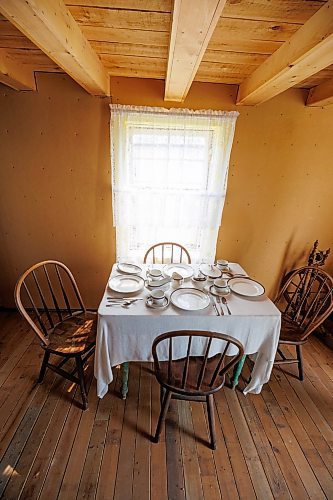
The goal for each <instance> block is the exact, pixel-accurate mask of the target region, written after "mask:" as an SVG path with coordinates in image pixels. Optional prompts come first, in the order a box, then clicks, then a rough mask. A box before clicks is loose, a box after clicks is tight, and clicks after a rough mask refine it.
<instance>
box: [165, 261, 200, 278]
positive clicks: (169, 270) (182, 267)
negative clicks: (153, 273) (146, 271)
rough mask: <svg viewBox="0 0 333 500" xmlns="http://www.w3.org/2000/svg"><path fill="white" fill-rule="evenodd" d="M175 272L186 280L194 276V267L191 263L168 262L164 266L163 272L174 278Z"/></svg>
mask: <svg viewBox="0 0 333 500" xmlns="http://www.w3.org/2000/svg"><path fill="white" fill-rule="evenodd" d="M173 273H178V274H180V275H181V276H182V277H183V278H184V279H185V280H186V279H188V278H190V277H191V276H193V269H192V267H191V266H190V265H189V264H167V265H166V266H164V267H163V274H164V276H166V277H167V278H172V274H173Z"/></svg>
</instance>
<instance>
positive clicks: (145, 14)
mask: <svg viewBox="0 0 333 500" xmlns="http://www.w3.org/2000/svg"><path fill="white" fill-rule="evenodd" d="M19 1H20V0H0V12H2V13H3V8H2V6H3V5H5V4H15V3H17V2H19ZM39 1H40V0H39ZM39 1H35V2H34V3H37V4H38V3H39ZM195 1H198V0H194V2H195ZM175 2H176V3H177V4H179V5H182V6H183V8H184V4H185V7H186V2H188V5H189V6H190V5H191V0H183V1H182V0H175ZM192 2H193V0H192ZM212 2H213V0H208V1H205V2H203V1H202V2H201V5H203V4H209V3H212ZM27 3H30V0H28V2H27ZM58 3H59V2H58ZM65 3H66V6H67V9H68V11H69V12H70V14H71V15H72V16H73V18H74V20H75V21H76V23H77V25H78V26H79V27H80V29H81V31H82V34H83V37H84V38H86V39H87V40H88V41H89V42H90V45H91V46H92V48H93V49H94V51H95V52H96V53H97V55H98V56H99V59H100V60H101V62H102V65H103V66H104V68H105V71H106V73H108V74H109V75H113V76H126V77H139V78H157V79H166V75H167V66H168V56H169V42H170V37H171V38H172V36H171V30H172V26H173V23H172V15H173V1H172V0H67V1H66V2H65ZM176 3H175V6H176ZM216 3H217V2H216V1H215V4H216ZM222 3H224V2H222ZM325 4H327V6H329V4H332V0H283V1H281V0H227V2H226V3H225V5H223V7H224V8H223V11H222V14H221V16H220V17H219V19H218V20H217V23H216V24H215V25H214V26H215V28H214V29H213V30H212V34H211V37H210V39H209V42H208V45H207V48H206V49H205V50H204V51H203V55H202V59H201V62H200V64H198V69H197V72H196V73H195V74H194V81H199V82H213V83H225V84H242V83H243V82H244V81H245V80H246V79H247V78H248V77H249V76H250V75H252V74H253V73H254V71H255V70H256V69H257V68H258V67H259V66H261V65H262V64H263V63H264V62H265V61H266V60H267V59H268V58H269V57H270V56H271V54H273V53H274V52H275V51H276V50H277V49H279V48H280V47H281V46H282V45H283V44H285V42H288V41H289V40H290V39H291V38H292V37H293V35H294V34H295V33H296V32H297V31H298V29H299V28H300V27H302V26H303V25H304V24H305V23H307V21H309V19H310V18H311V17H312V16H313V15H314V14H315V13H316V12H317V11H318V10H319V9H320V8H321V7H324V6H325ZM192 5H193V4H192ZM205 8H206V7H205ZM328 13H329V14H328V15H330V16H331V17H332V20H333V5H332V8H331V9H330V10H328ZM5 15H6V17H7V18H8V19H9V16H8V15H7V13H5ZM189 16H191V9H189ZM195 18H196V16H193V23H194V25H195V20H196V19H195ZM8 19H6V18H5V17H0V49H6V52H7V54H9V56H10V57H12V58H13V59H15V61H16V62H18V63H20V64H23V65H28V66H29V67H32V68H33V70H34V71H47V72H48V71H50V72H57V71H63V69H61V68H60V67H59V66H60V65H58V64H57V63H56V62H54V60H55V59H54V58H53V60H51V59H50V57H48V55H46V53H45V50H44V49H43V50H44V51H42V50H41V49H40V48H38V47H37V46H36V45H35V44H34V43H33V42H32V41H31V39H29V38H27V37H26V36H25V35H24V34H23V33H22V31H20V30H19V29H17V28H16V27H15V26H14V24H12V23H11V22H10V21H9V20H8ZM11 20H12V21H13V19H11ZM198 22H199V21H198ZM188 24H191V23H188ZM16 25H17V24H16ZM178 29H179V26H178ZM194 29H195V26H194ZM332 31H333V30H332ZM193 40H194V39H193ZM34 41H35V40H34ZM37 45H38V46H39V47H40V46H41V45H40V44H37ZM193 45H195V44H193ZM198 52H199V50H198ZM200 57H201V56H200ZM286 58H287V60H288V53H287V54H286ZM328 59H329V58H328ZM327 64H328V66H327V67H325V68H324V69H321V70H320V71H315V70H314V71H313V73H312V74H311V75H307V77H306V79H304V81H299V79H298V81H297V84H296V85H295V86H296V87H302V88H312V87H315V86H317V85H320V84H324V83H326V82H329V81H330V80H331V79H333V58H332V61H328V63H327ZM62 68H64V66H62ZM308 73H309V72H308ZM76 81H78V80H76ZM78 83H80V82H79V81H78ZM190 83H191V81H189V82H188V84H189V85H190ZM189 85H188V86H189ZM326 87H328V88H329V89H331V88H332V85H328V84H327V85H326ZM332 92H333V91H332ZM92 93H93V92H92ZM326 93H327V91H326V89H325V99H326V101H323V98H322V97H320V101H319V102H320V103H323V102H324V103H325V102H328V103H329V102H331V101H332V99H330V96H328V100H327V96H326ZM328 93H329V94H330V93H331V91H330V90H329V92H328ZM312 94H313V91H312ZM320 96H322V93H320ZM183 97H184V96H183ZM175 100H176V99H175ZM179 100H181V99H179ZM254 104H256V103H255V102H254ZM311 104H315V102H313V99H312V102H311Z"/></svg>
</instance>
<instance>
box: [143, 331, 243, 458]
mask: <svg viewBox="0 0 333 500" xmlns="http://www.w3.org/2000/svg"><path fill="white" fill-rule="evenodd" d="M186 337H187V338H188V340H187V341H186ZM230 349H233V351H236V354H234V352H232V355H231V356H229V354H228V356H227V353H228V352H230ZM152 352H153V358H154V368H155V376H156V378H157V380H158V382H159V383H160V385H161V413H160V416H159V419H158V423H157V428H156V433H155V437H154V441H155V442H156V443H157V442H158V440H159V437H160V434H161V429H162V425H163V423H164V421H165V417H166V414H167V411H168V408H169V404H170V400H171V399H172V398H173V399H185V400H189V401H201V402H206V404H207V411H208V421H209V430H210V445H211V448H212V449H213V450H215V449H216V434H215V423H214V398H213V394H214V393H215V392H217V391H219V390H220V389H221V388H222V387H223V385H224V381H225V374H226V373H227V372H228V371H229V370H230V369H231V368H232V367H233V366H234V365H235V363H237V361H238V360H239V359H240V358H241V357H242V355H243V352H244V349H243V346H242V344H241V343H240V342H239V341H238V340H236V339H234V338H232V337H229V336H228V335H224V334H222V333H215V332H206V331H187V330H186V331H185V330H181V331H176V332H168V333H164V334H162V335H159V336H158V337H157V338H156V339H155V340H154V343H153V347H152ZM181 352H183V353H184V356H183V357H182V358H181V359H175V358H176V356H175V353H177V356H178V355H179V354H180V353H181ZM165 359H167V361H164V360H165ZM161 360H163V361H161Z"/></svg>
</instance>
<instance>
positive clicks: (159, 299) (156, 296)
mask: <svg viewBox="0 0 333 500" xmlns="http://www.w3.org/2000/svg"><path fill="white" fill-rule="evenodd" d="M150 298H151V300H152V302H153V304H155V305H156V306H162V305H163V304H164V301H165V293H164V292H163V290H152V291H151V293H150Z"/></svg>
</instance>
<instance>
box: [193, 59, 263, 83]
mask: <svg viewBox="0 0 333 500" xmlns="http://www.w3.org/2000/svg"><path fill="white" fill-rule="evenodd" d="M258 66H259V65H257V66H251V65H249V64H233V63H226V64H223V65H222V64H219V63H207V62H202V63H201V64H200V66H199V69H198V72H197V74H196V76H195V81H200V82H214V83H216V82H217V81H220V82H221V81H223V79H224V77H226V78H229V77H232V78H237V80H238V82H237V83H241V82H242V81H243V80H244V78H246V77H247V76H249V75H251V73H253V71H254V70H255V69H256V68H257V67H258Z"/></svg>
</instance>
